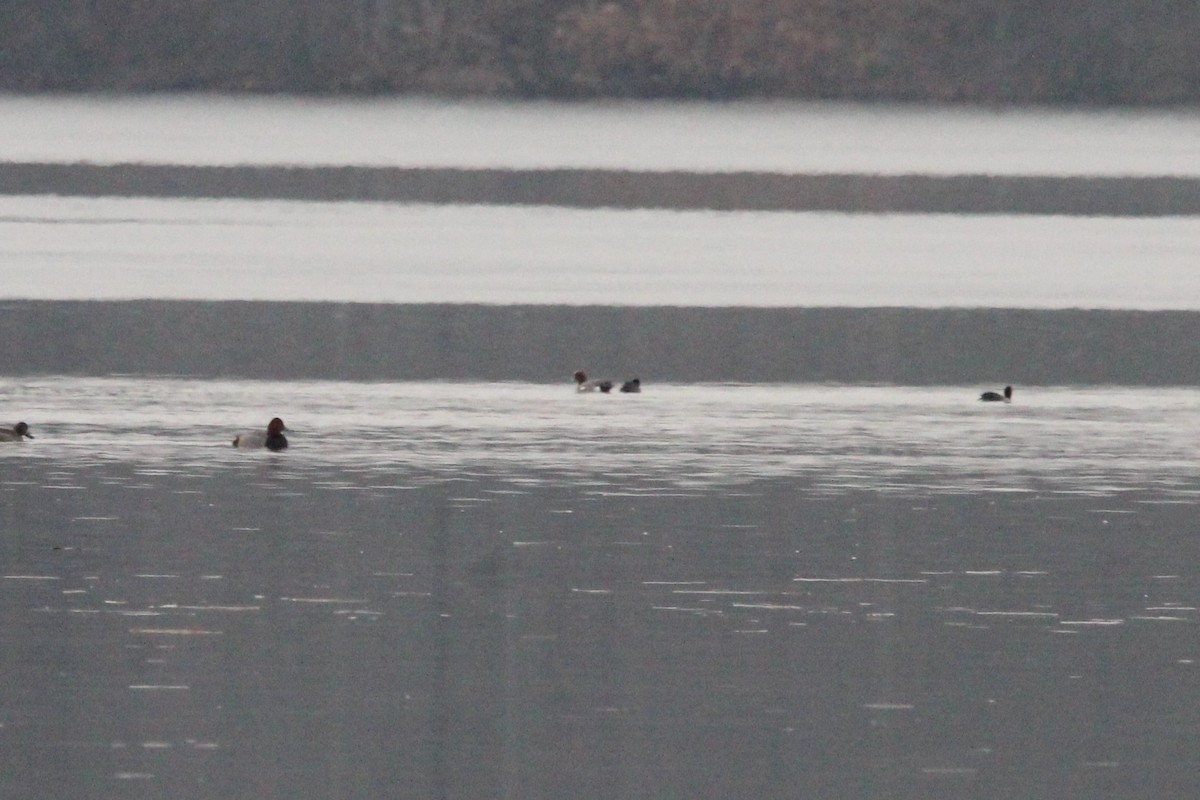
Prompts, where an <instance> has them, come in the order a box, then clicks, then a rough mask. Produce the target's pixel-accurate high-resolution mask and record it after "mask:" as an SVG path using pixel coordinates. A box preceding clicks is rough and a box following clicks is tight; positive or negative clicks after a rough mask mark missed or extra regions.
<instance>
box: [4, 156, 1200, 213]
mask: <svg viewBox="0 0 1200 800" xmlns="http://www.w3.org/2000/svg"><path fill="white" fill-rule="evenodd" d="M0 195H59V196H72V197H176V198H237V199H261V200H267V199H272V200H304V201H333V202H337V201H342V202H347V201H360V202H395V203H432V204H472V205H546V206H562V207H570V208H626V209H637V208H659V209H679V210H718V211H833V212H844V213H937V214H941V213H945V214H1062V215H1074V216H1142V217H1147V216H1191V215H1197V214H1200V178H1196V177H1170V176H1129V177H1113V176H1087V177H1084V176H1039V175H945V176H941V175H869V174H832V173H830V174H816V173H814V174H778V173H763V172H722V173H702V172H682V171H667V172H654V171H634V170H602V169H582V168H581V169H570V168H563V169H515V170H507V169H454V168H436V167H431V168H404V167H368V166H275V165H242V166H196V165H170V164H163V165H159V164H129V163H122V164H90V163H31V162H0Z"/></svg>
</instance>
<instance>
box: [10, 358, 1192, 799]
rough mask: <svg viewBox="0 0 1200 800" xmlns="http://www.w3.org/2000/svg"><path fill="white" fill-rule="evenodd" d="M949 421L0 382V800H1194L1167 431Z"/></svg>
mask: <svg viewBox="0 0 1200 800" xmlns="http://www.w3.org/2000/svg"><path fill="white" fill-rule="evenodd" d="M977 392H978V387H941V388H930V389H898V388H895V387H841V386H753V387H750V386H718V385H710V386H703V385H672V386H655V385H653V384H650V385H648V386H647V390H646V391H645V392H644V393H643V394H641V395H635V396H619V395H608V396H606V395H598V394H596V395H582V396H579V395H575V394H574V392H573V391H572V389H571V387H570V386H569V385H568V384H566V383H565V382H564V384H563V385H556V386H547V385H524V384H503V383H501V384H475V383H469V384H448V383H427V384H426V383H400V384H344V383H320V382H314V383H288V382H282V383H255V382H219V381H187V380H175V379H136V378H129V379H119V378H113V379H103V380H79V379H70V378H61V379H53V378H51V379H36V380H28V381H21V382H10V383H8V384H6V385H5V386H4V388H3V390H2V395H0V396H2V399H3V406H4V408H5V409H6V413H9V414H12V413H14V412H15V410H16V409H20V411H19V412H15V413H19V414H20V416H21V418H23V419H25V420H26V421H28V422H30V424H31V425H32V430H33V432H34V433H35V435H37V436H38V438H37V439H36V440H35V441H33V442H27V443H25V444H23V445H8V446H5V447H3V449H0V521H2V522H3V527H4V531H5V536H4V539H3V543H2V545H0V547H2V548H3V550H2V551H0V552H2V554H3V565H4V566H3V574H2V575H0V613H2V614H3V619H4V626H3V633H2V634H0V635H2V636H3V637H4V654H5V655H4V659H5V677H6V679H5V681H4V682H3V683H2V684H0V743H2V744H3V747H4V749H5V751H6V752H7V753H9V754H10V757H9V759H8V761H7V763H8V766H7V767H6V769H5V770H4V771H3V773H2V774H0V793H2V794H4V795H6V796H14V797H30V798H43V797H44V798H51V797H55V798H57V797H67V796H84V795H86V796H90V797H113V798H117V797H121V798H124V797H130V796H142V795H146V796H174V797H182V796H186V797H193V798H203V797H213V798H231V797H247V798H248V797H255V798H273V797H278V798H328V797H350V798H372V797H381V796H395V795H397V794H399V795H400V796H413V797H480V798H482V797H496V796H510V797H522V798H536V797H546V798H556V797H568V796H570V797H589V798H609V797H639V796H644V797H702V798H727V797H771V798H776V797H777V798H784V797H797V796H813V797H862V798H867V797H878V796H887V797H911V798H928V797H963V796H976V797H995V798H1011V797H1039V796H1079V797H1105V798H1115V797H1129V798H1134V797H1145V796H1148V795H1149V796H1190V795H1192V794H1194V793H1195V791H1196V790H1197V789H1200V783H1198V779H1197V775H1200V771H1198V770H1197V761H1196V759H1197V756H1196V754H1195V748H1194V742H1195V740H1196V736H1197V734H1198V733H1200V702H1198V701H1197V699H1196V698H1197V697H1200V692H1198V691H1197V689H1198V688H1200V686H1198V685H1197V683H1198V680H1200V673H1198V672H1197V670H1198V669H1200V665H1198V664H1197V659H1200V652H1198V647H1197V643H1198V641H1200V640H1197V638H1196V636H1195V630H1196V624H1197V621H1198V620H1200V617H1198V615H1197V610H1196V609H1197V607H1198V605H1200V582H1198V581H1197V577H1196V573H1195V569H1194V564H1195V563H1196V556H1197V544H1196V541H1197V540H1196V536H1195V522H1194V510H1195V496H1196V491H1197V488H1198V487H1200V459H1198V458H1197V457H1196V456H1195V455H1194V454H1195V451H1196V434H1195V431H1196V430H1200V427H1198V426H1197V424H1196V423H1197V415H1198V413H1200V395H1198V394H1197V393H1196V392H1195V391H1193V390H1154V391H1149V390H1140V389H1104V388H1092V389H1084V390H1076V389H1068V388H1050V389H1028V390H1025V389H1021V388H1018V394H1017V397H1016V400H1015V401H1014V402H1013V403H1012V404H984V403H980V402H979V401H978V400H976V396H977ZM275 414H279V415H281V416H283V417H284V419H285V420H286V421H287V423H288V425H289V427H290V428H291V431H290V433H289V436H290V439H291V442H292V446H291V447H290V448H289V449H288V451H286V452H284V453H279V454H273V453H268V452H265V451H263V452H246V451H239V450H235V449H234V448H232V447H231V446H229V441H230V439H231V438H232V434H233V433H234V432H235V431H237V430H241V429H245V428H248V427H253V426H256V425H262V424H265V422H266V420H267V419H268V418H269V417H270V416H272V415H275ZM13 421H15V420H13Z"/></svg>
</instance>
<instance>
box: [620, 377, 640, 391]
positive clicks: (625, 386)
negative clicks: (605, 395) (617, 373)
mask: <svg viewBox="0 0 1200 800" xmlns="http://www.w3.org/2000/svg"><path fill="white" fill-rule="evenodd" d="M641 390H642V379H641V378H634V379H633V380H631V381H625V382H624V383H622V384H621V391H622V392H625V393H627V394H635V393H637V392H640V391H641Z"/></svg>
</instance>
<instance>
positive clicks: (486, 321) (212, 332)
mask: <svg viewBox="0 0 1200 800" xmlns="http://www.w3.org/2000/svg"><path fill="white" fill-rule="evenodd" d="M576 369H585V370H587V371H589V372H591V373H593V374H595V375H603V376H606V377H612V378H622V379H624V378H630V377H634V376H638V377H641V378H642V380H643V381H644V382H645V383H646V385H647V386H648V387H650V386H653V384H654V383H656V382H658V383H664V382H702V383H718V382H744V383H849V384H856V383H857V384H893V385H899V386H928V385H960V384H981V385H986V386H988V387H990V388H996V386H1003V385H1004V384H1006V383H1012V384H1017V385H1027V386H1028V385H1076V384H1078V385H1105V384H1111V385H1130V386H1197V385H1200V312H1187V311H1102V310H1096V311H1086V310H1022V309H915V308H742V307H737V308H701V307H668V306H662V307H616V306H582V307H580V306H535V305H498V306H489V305H469V304H458V305H450V304H447V305H434V304H431V305H415V304H396V305H390V304H368V303H327V302H324V303H315V302H314V303H268V302H201V301H168V300H135V301H115V302H108V301H105V302H101V301H34V300H6V301H0V375H5V376H10V377H18V376H30V375H86V376H103V375H112V374H137V375H179V376H186V377H195V378H257V379H264V380H364V381H372V380H375V381H397V380H487V381H506V380H507V381H514V380H515V381H531V382H540V383H546V382H557V381H562V382H564V383H569V382H570V376H571V373H572V372H573V371H574V370H576Z"/></svg>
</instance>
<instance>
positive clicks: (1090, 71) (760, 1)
mask: <svg viewBox="0 0 1200 800" xmlns="http://www.w3.org/2000/svg"><path fill="white" fill-rule="evenodd" d="M1198 34H1200V3H1197V2H1195V1H1194V0H1055V2H1052V3H1046V2H1039V0H612V1H611V2H602V1H601V0H338V1H337V2H330V0H159V1H158V2H155V1H154V0H55V2H46V1H45V0H13V1H12V2H5V3H0V90H4V91H17V92H41V91H180V90H211V91H236V92H290V93H357V94H391V93H422V94H435V95H456V96H479V95H491V96H512V97H551V98H610V97H611V98H656V97H663V98H709V99H735V98H747V97H775V98H804V99H835V98H836V99H858V100H914V101H933V102H964V103H993V104H999V103H1022V104H1031V103H1069V104H1092V105H1171V104H1191V103H1194V102H1196V101H1197V100H1198V99H1200V35H1198Z"/></svg>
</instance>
